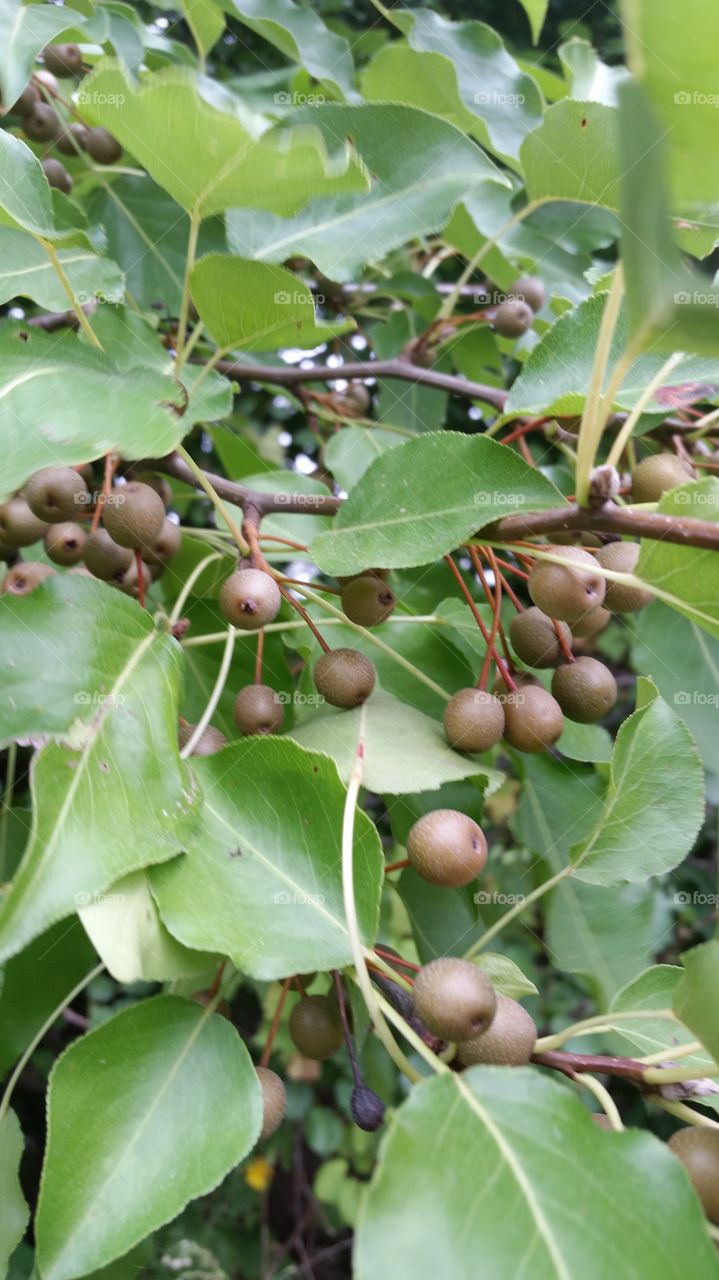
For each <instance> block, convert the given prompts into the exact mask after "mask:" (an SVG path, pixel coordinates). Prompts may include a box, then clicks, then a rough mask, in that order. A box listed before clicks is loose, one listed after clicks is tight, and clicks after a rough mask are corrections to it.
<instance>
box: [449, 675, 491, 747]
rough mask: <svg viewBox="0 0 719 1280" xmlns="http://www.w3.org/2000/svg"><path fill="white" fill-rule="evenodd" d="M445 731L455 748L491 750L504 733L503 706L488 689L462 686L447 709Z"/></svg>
mask: <svg viewBox="0 0 719 1280" xmlns="http://www.w3.org/2000/svg"><path fill="white" fill-rule="evenodd" d="M444 733H445V737H446V739H447V741H448V743H449V745H450V746H451V747H454V749H455V751H467V752H476V751H489V750H490V748H491V747H494V746H495V745H496V744H497V743H498V742H499V740H500V738H501V737H502V735H503V734H504V708H503V706H502V704H501V702H500V701H499V698H497V697H495V695H494V694H493V693H489V692H488V691H487V690H486V689H460V690H459V692H458V693H455V694H454V697H452V698H450V700H449V702H448V703H447V706H446V707H445V710H444Z"/></svg>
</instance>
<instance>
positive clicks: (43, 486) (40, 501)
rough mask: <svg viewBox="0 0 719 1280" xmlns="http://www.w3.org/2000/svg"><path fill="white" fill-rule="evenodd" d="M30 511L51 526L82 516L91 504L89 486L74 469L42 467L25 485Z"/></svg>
mask: <svg viewBox="0 0 719 1280" xmlns="http://www.w3.org/2000/svg"><path fill="white" fill-rule="evenodd" d="M25 497H26V498H27V501H28V504H29V506H30V509H31V510H32V511H34V513H35V515H36V516H37V517H38V519H40V520H46V521H47V522H48V524H61V523H62V522H63V521H64V520H74V519H76V517H77V516H78V515H82V514H83V512H84V511H85V509H86V507H87V504H88V502H89V500H90V495H89V493H88V491H87V485H86V484H85V481H84V480H83V478H82V476H81V475H80V473H79V471H76V470H75V468H74V467H42V468H41V470H40V471H35V472H34V474H33V475H31V476H30V479H29V480H28V482H27V484H26V485H25Z"/></svg>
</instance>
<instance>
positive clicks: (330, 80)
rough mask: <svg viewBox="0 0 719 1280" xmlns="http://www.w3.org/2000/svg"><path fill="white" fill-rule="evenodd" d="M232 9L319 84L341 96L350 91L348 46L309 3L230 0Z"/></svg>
mask: <svg viewBox="0 0 719 1280" xmlns="http://www.w3.org/2000/svg"><path fill="white" fill-rule="evenodd" d="M227 7H228V8H230V6H229V5H228V6H227ZM231 12H232V13H234V14H236V15H237V17H238V18H239V20H240V22H243V23H244V24H245V26H246V27H249V28H250V29H251V30H252V31H256V32H257V34H258V35H260V36H262V37H263V38H264V39H265V40H268V41H269V43H270V44H273V45H274V46H275V48H277V49H279V50H280V52H281V53H284V55H285V57H287V58H289V59H290V60H291V61H292V62H298V63H300V65H301V66H303V67H305V68H306V70H307V71H308V72H309V74H310V75H311V76H313V77H314V79H315V80H319V82H320V84H326V85H328V86H329V87H330V88H331V89H332V90H334V91H335V92H338V93H339V94H340V95H342V96H344V95H350V94H352V92H353V88H352V86H353V80H354V67H353V64H352V53H351V50H350V46H349V44H348V42H347V40H345V38H344V36H340V35H338V34H337V33H336V32H334V31H330V30H329V28H328V27H326V26H325V23H324V22H323V21H322V18H321V17H320V15H319V14H318V13H315V12H314V11H313V10H312V9H311V8H310V7H309V6H307V5H304V4H295V3H294V0H233V3H232V6H231ZM280 96H281V97H284V95H280Z"/></svg>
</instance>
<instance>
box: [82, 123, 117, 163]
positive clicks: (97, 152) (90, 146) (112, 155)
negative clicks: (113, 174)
mask: <svg viewBox="0 0 719 1280" xmlns="http://www.w3.org/2000/svg"><path fill="white" fill-rule="evenodd" d="M85 150H86V151H87V154H88V155H89V156H90V157H91V159H93V160H95V161H96V162H97V164H114V163H115V161H116V160H119V159H120V156H121V155H122V147H121V146H120V143H119V142H118V141H117V138H113V136H112V134H111V133H108V131H107V129H102V128H101V127H100V126H99V125H98V126H96V127H95V128H93V129H88V131H87V137H86V138H85Z"/></svg>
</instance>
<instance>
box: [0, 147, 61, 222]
mask: <svg viewBox="0 0 719 1280" xmlns="http://www.w3.org/2000/svg"><path fill="white" fill-rule="evenodd" d="M0 223H5V224H6V225H7V226H10V227H20V228H21V229H24V230H26V231H30V232H32V233H33V234H35V235H39V236H44V237H45V238H46V239H48V240H54V239H56V238H57V236H58V232H57V231H56V230H55V224H54V219H53V211H52V198H51V195H50V188H49V186H48V183H47V178H46V177H45V174H44V173H43V171H42V166H41V164H40V161H39V160H38V158H37V156H36V155H35V153H34V151H31V150H30V148H29V147H28V146H27V145H26V144H25V143H24V142H23V141H22V139H21V138H18V137H16V135H15V134H14V133H9V132H8V131H7V129H0Z"/></svg>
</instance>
